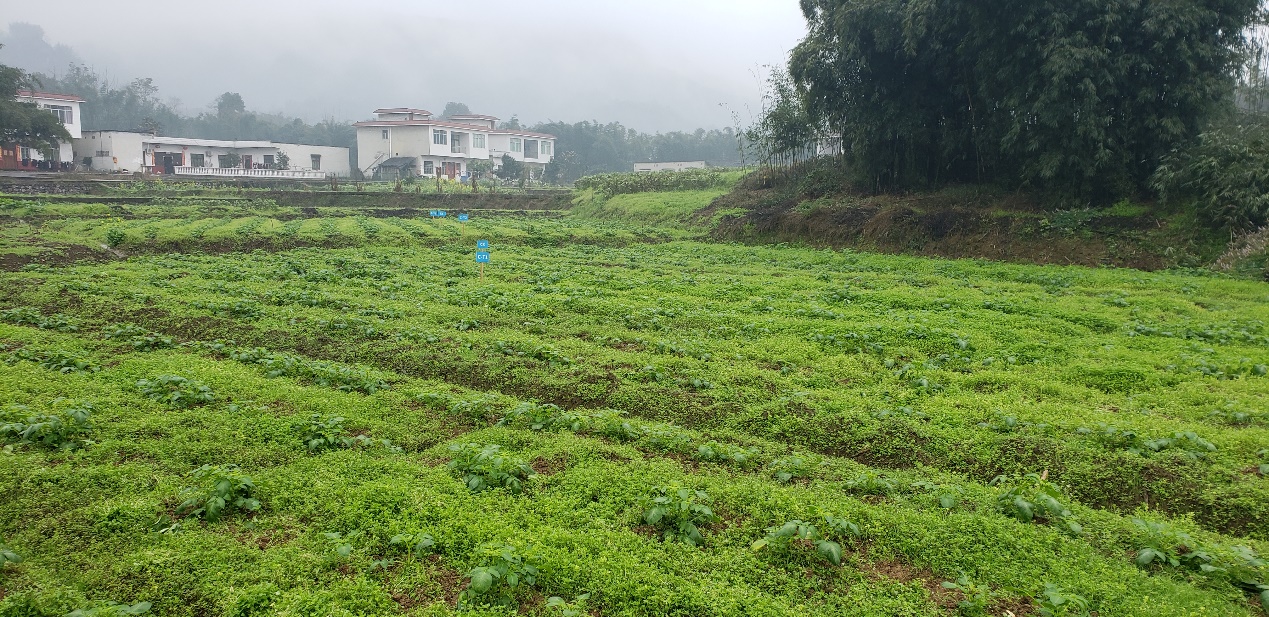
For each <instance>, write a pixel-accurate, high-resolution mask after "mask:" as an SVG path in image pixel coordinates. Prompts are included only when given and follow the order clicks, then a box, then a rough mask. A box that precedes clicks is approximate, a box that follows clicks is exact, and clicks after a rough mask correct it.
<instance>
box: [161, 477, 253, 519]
mask: <svg viewBox="0 0 1269 617" xmlns="http://www.w3.org/2000/svg"><path fill="white" fill-rule="evenodd" d="M190 479H191V481H192V484H193V486H191V487H189V488H187V489H185V491H184V494H185V499H184V501H182V502H181V503H180V504H179V505H177V506H176V510H175V514H176V516H177V518H185V517H198V518H202V519H203V520H205V521H207V522H209V523H215V522H217V521H219V520H220V519H221V518H223V517H224V516H225V515H226V514H230V513H232V512H234V511H236V510H237V511H242V512H255V511H256V510H259V509H260V501H259V500H258V499H256V498H255V497H253V494H254V493H255V490H256V485H255V483H254V482H252V480H251V477H250V476H247V475H244V474H242V473H241V472H240V470H239V469H238V467H237V466H236V465H203V466H202V467H199V468H198V469H196V470H194V472H193V473H191V474H190Z"/></svg>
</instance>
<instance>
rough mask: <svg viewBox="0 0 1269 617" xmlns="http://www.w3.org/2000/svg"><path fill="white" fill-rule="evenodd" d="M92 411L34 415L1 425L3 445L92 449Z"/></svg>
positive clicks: (88, 407) (78, 409)
mask: <svg viewBox="0 0 1269 617" xmlns="http://www.w3.org/2000/svg"><path fill="white" fill-rule="evenodd" d="M14 411H16V412H23V411H30V410H29V409H27V408H26V407H18V408H17V409H15V410H14ZM92 412H93V407H92V405H89V404H84V405H80V406H78V407H74V408H71V409H66V410H63V411H60V412H56V413H50V414H32V415H29V416H27V417H25V418H23V419H21V420H15V421H11V422H5V423H3V424H0V442H3V443H5V444H6V445H9V446H12V445H25V444H32V445H36V446H40V447H43V448H48V449H52V450H61V451H71V450H75V449H78V448H82V447H84V446H87V445H91V444H92V443H93V442H92V441H90V440H89V439H88V436H89V435H90V434H92V431H93V427H92V423H91V422H89V418H90V416H91V415H92Z"/></svg>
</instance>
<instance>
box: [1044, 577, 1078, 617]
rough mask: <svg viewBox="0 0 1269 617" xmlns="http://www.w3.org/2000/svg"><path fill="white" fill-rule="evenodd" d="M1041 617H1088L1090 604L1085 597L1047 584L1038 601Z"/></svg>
mask: <svg viewBox="0 0 1269 617" xmlns="http://www.w3.org/2000/svg"><path fill="white" fill-rule="evenodd" d="M1036 604H1037V605H1038V608H1039V610H1040V617H1088V614H1089V604H1088V600H1087V599H1085V598H1084V596H1081V595H1076V594H1074V593H1070V592H1068V591H1065V590H1063V589H1062V588H1061V587H1058V586H1057V585H1055V584H1053V583H1045V584H1044V591H1043V592H1041V593H1040V597H1039V598H1037V599H1036Z"/></svg>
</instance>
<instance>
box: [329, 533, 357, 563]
mask: <svg viewBox="0 0 1269 617" xmlns="http://www.w3.org/2000/svg"><path fill="white" fill-rule="evenodd" d="M361 534H362V532H361V530H357V531H352V532H349V533H341V532H338V531H328V532H325V533H323V534H322V537H323V538H325V539H326V541H327V542H328V543H330V545H331V548H333V549H335V556H336V557H338V558H339V559H347V558H348V557H349V556H350V555H352V553H353V542H354V541H355V540H356V539H357V538H359V537H361Z"/></svg>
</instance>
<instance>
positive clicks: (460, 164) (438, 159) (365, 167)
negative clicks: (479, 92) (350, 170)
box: [353, 107, 555, 179]
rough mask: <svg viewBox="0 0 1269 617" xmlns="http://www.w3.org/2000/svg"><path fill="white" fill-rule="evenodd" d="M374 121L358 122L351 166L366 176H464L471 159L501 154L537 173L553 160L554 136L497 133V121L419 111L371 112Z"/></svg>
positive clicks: (490, 158)
mask: <svg viewBox="0 0 1269 617" xmlns="http://www.w3.org/2000/svg"><path fill="white" fill-rule="evenodd" d="M374 114H375V119H374V120H368V121H365V122H358V123H356V124H354V125H353V126H355V127H357V167H358V168H359V169H360V170H361V171H362V173H364V174H366V175H367V176H373V177H379V178H402V177H409V176H437V175H440V176H445V177H448V178H450V179H454V178H458V177H462V176H465V175H467V174H468V171H469V170H468V165H469V164H470V163H471V162H472V161H490V162H492V163H493V164H494V165H495V166H500V165H501V164H502V157H503V155H510V156H511V158H513V159H515V160H516V161H519V162H521V163H524V164H525V166H526V167H527V168H528V169H529V170H530V173H532V174H533V175H535V176H536V175H539V174H541V172H542V170H544V169H545V168H546V165H547V163H550V162H551V161H552V160H553V159H554V157H555V136H554V135H546V134H542V133H534V132H530V131H523V130H519V129H499V128H498V118H495V117H493V116H482V115H474V114H473V115H458V116H452V117H449V118H433V117H432V112H430V111H427V110H424V109H410V108H404V107H402V108H392V109H376V110H375V112H374Z"/></svg>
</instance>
